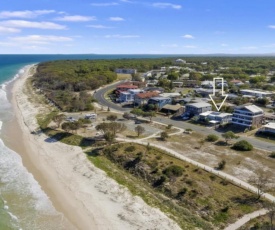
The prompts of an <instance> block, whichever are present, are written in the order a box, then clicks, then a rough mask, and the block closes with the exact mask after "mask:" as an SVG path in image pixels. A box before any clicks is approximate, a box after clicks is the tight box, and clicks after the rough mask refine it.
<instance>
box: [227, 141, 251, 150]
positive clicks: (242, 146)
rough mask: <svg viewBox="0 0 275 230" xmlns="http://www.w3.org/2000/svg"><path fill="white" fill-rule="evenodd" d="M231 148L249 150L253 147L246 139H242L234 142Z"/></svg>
mask: <svg viewBox="0 0 275 230" xmlns="http://www.w3.org/2000/svg"><path fill="white" fill-rule="evenodd" d="M232 148H233V149H235V150H239V151H250V150H252V149H253V145H251V144H250V143H249V142H248V141H245V140H242V141H238V142H236V143H235V144H234V145H233V147H232Z"/></svg>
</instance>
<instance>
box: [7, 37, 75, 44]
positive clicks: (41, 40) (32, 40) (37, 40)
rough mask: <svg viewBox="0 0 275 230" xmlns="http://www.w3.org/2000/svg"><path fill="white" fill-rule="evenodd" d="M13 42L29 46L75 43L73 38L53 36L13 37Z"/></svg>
mask: <svg viewBox="0 0 275 230" xmlns="http://www.w3.org/2000/svg"><path fill="white" fill-rule="evenodd" d="M9 39H10V40H11V41H16V42H20V43H27V44H49V43H51V42H70V41H73V39H72V38H71V37H63V36H53V35H29V36H22V37H11V38H9Z"/></svg>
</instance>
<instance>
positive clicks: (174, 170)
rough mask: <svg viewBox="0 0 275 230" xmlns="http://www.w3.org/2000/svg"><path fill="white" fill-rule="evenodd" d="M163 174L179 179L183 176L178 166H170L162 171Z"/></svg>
mask: <svg viewBox="0 0 275 230" xmlns="http://www.w3.org/2000/svg"><path fill="white" fill-rule="evenodd" d="M163 174H165V175H166V176H168V177H173V176H176V177H179V176H181V175H182V174H183V168H182V167H180V166H178V165H171V166H169V167H167V168H166V169H164V170H163Z"/></svg>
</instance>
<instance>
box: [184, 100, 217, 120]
mask: <svg viewBox="0 0 275 230" xmlns="http://www.w3.org/2000/svg"><path fill="white" fill-rule="evenodd" d="M211 110H212V105H211V104H209V103H206V102H198V103H191V104H187V105H186V106H185V113H184V114H185V115H186V116H189V117H193V116H197V115H199V114H200V113H203V112H207V111H211Z"/></svg>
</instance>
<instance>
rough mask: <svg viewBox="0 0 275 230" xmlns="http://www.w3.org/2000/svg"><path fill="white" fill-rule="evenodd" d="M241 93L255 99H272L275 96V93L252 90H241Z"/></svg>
mask: <svg viewBox="0 0 275 230" xmlns="http://www.w3.org/2000/svg"><path fill="white" fill-rule="evenodd" d="M240 93H241V94H242V95H247V96H253V97H271V96H273V95H275V93H274V92H268V91H259V90H251V89H241V90H240Z"/></svg>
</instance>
